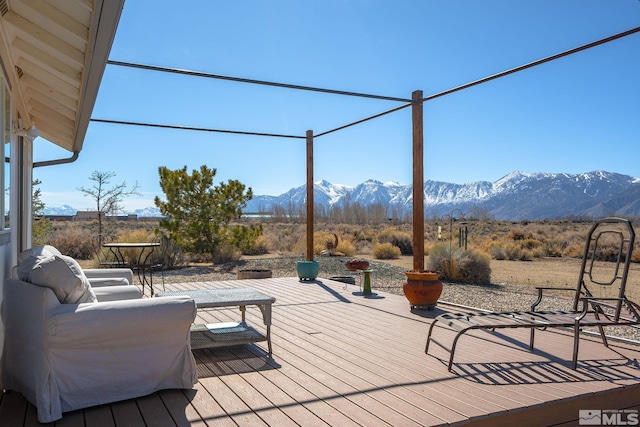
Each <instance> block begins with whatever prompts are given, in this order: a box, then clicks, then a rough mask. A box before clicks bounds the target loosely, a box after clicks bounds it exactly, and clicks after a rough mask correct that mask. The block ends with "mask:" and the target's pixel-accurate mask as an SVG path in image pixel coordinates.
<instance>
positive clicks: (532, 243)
mask: <svg viewBox="0 0 640 427" xmlns="http://www.w3.org/2000/svg"><path fill="white" fill-rule="evenodd" d="M541 246H542V242H541V241H540V240H537V239H532V238H526V239H524V240H522V241H521V242H520V247H522V249H528V250H533V249H537V248H539V247H541Z"/></svg>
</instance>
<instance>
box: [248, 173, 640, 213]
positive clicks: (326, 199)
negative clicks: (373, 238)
mask: <svg viewBox="0 0 640 427" xmlns="http://www.w3.org/2000/svg"><path fill="white" fill-rule="evenodd" d="M314 199H315V203H316V205H320V206H323V207H331V206H340V207H344V206H348V205H350V204H355V203H358V204H361V205H364V206H367V205H372V204H380V205H382V206H385V207H387V209H388V212H389V213H390V214H391V212H395V213H396V214H398V213H400V214H402V215H404V214H407V213H409V212H411V209H412V203H413V201H412V191H411V186H410V185H401V184H398V183H394V182H387V183H382V182H380V181H375V180H368V181H366V182H363V183H362V184H359V185H357V186H355V187H349V186H345V185H333V184H330V183H328V182H327V181H319V182H316V183H315V184H314ZM424 199H425V215H427V216H440V215H443V214H446V213H448V212H450V211H451V210H452V209H455V208H459V209H461V210H462V211H463V212H469V211H470V210H472V209H475V210H476V211H477V210H482V211H483V212H485V213H486V214H488V215H489V216H492V217H494V218H496V219H506V220H524V219H545V218H561V217H567V216H589V217H594V216H603V215H610V214H618V215H625V216H633V215H640V178H635V177H631V176H628V175H621V174H617V173H612V172H606V171H593V172H588V173H581V174H566V173H544V172H538V173H525V172H519V171H516V172H512V173H510V174H508V175H506V176H504V177H502V178H500V179H499V180H497V181H496V182H493V183H492V182H488V181H479V182H473V183H468V184H452V183H447V182H441V181H426V182H425V184H424ZM305 201H306V187H305V186H304V185H303V186H300V187H296V188H293V189H291V190H289V191H288V192H286V193H284V194H282V195H280V196H255V197H254V199H253V200H251V201H250V202H249V203H248V205H247V209H246V211H248V212H258V211H270V210H272V207H273V206H279V207H281V208H283V209H285V211H291V212H293V211H292V210H291V209H294V210H297V211H299V210H300V209H303V208H304V204H305Z"/></svg>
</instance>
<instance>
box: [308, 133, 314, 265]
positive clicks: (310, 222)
mask: <svg viewBox="0 0 640 427" xmlns="http://www.w3.org/2000/svg"><path fill="white" fill-rule="evenodd" d="M313 208H314V201H313V131H312V130H308V131H307V261H313V222H314V214H313Z"/></svg>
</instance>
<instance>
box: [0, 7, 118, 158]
mask: <svg viewBox="0 0 640 427" xmlns="http://www.w3.org/2000/svg"><path fill="white" fill-rule="evenodd" d="M123 5H124V0H0V37H1V38H2V44H1V45H0V54H1V57H2V62H3V64H2V65H3V68H4V72H5V74H6V76H7V78H8V79H9V82H10V85H11V92H12V97H13V104H14V108H15V109H16V110H17V111H18V112H19V113H20V116H21V119H22V126H23V127H24V128H28V127H30V126H32V125H35V126H37V128H38V131H39V135H40V136H41V137H43V138H44V139H46V140H48V141H51V142H53V143H54V144H56V145H59V146H60V147H62V148H64V149H66V150H69V151H72V152H76V153H77V152H79V151H80V150H81V149H82V144H83V142H84V138H85V135H86V132H87V128H88V126H89V120H90V118H91V113H92V111H93V107H94V104H95V101H96V97H97V94H98V89H99V86H100V82H101V80H102V76H103V74H104V70H105V67H106V63H107V59H108V56H109V52H110V50H111V46H112V44H113V39H114V37H115V32H116V28H117V26H118V22H119V20H120V15H121V13H122V8H123Z"/></svg>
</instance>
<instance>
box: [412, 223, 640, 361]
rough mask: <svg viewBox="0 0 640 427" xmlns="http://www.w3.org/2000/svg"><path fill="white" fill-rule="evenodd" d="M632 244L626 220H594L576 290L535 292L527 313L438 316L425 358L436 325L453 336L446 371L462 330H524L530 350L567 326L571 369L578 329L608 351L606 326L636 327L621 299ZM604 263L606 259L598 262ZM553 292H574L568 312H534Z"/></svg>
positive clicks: (639, 318)
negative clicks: (541, 334)
mask: <svg viewBox="0 0 640 427" xmlns="http://www.w3.org/2000/svg"><path fill="white" fill-rule="evenodd" d="M634 240H635V233H634V230H633V227H632V226H631V223H630V222H629V221H627V220H625V219H622V218H604V219H602V220H599V221H597V222H596V223H594V224H593V226H592V227H591V230H590V231H589V233H588V235H587V241H586V244H585V249H584V255H583V258H582V265H581V267H580V274H579V277H578V284H577V286H576V287H575V288H553V287H539V288H537V290H538V299H537V300H536V301H535V302H534V303H533V304H532V305H531V311H505V312H455V313H445V314H442V315H440V316H438V317H436V318H435V319H434V321H433V323H432V324H431V326H430V327H429V332H428V335H427V345H426V348H425V353H427V354H428V352H429V344H430V342H431V341H432V333H433V331H434V326H436V325H441V326H443V327H445V328H449V329H453V330H455V331H457V334H456V336H455V338H454V339H453V343H452V345H451V350H450V357H449V365H448V369H449V371H451V367H452V365H453V358H454V354H455V350H456V345H457V343H458V340H459V339H460V337H461V336H462V335H463V334H464V333H465V332H467V331H470V330H474V329H485V330H489V331H493V330H495V329H502V328H529V329H530V331H531V332H530V342H529V346H530V349H531V350H533V345H534V334H535V330H536V329H545V328H551V327H569V328H573V332H574V338H573V361H572V368H573V369H576V367H577V363H578V346H579V343H580V329H582V328H585V327H596V328H597V329H598V331H599V332H600V336H601V338H602V343H603V344H604V345H605V346H607V347H608V342H607V338H606V336H605V334H604V327H605V326H628V325H640V306H639V305H638V304H636V303H635V302H632V301H630V300H629V299H628V298H627V297H626V295H625V286H626V283H627V276H628V273H629V263H630V262H631V253H632V251H633V245H634ZM603 259H606V260H605V261H603ZM603 268H606V273H605V272H603ZM587 285H588V287H587ZM615 286H617V287H618V292H617V297H612V296H607V295H606V294H605V293H604V292H605V289H604V288H609V289H612V290H614V289H615V288H614V287H615ZM552 290H561V291H572V292H573V293H574V297H573V305H572V309H570V310H561V311H544V310H543V311H536V308H537V307H538V306H539V305H540V303H541V302H542V301H543V292H545V291H552ZM596 291H598V292H596ZM609 295H611V293H610V294H609Z"/></svg>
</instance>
